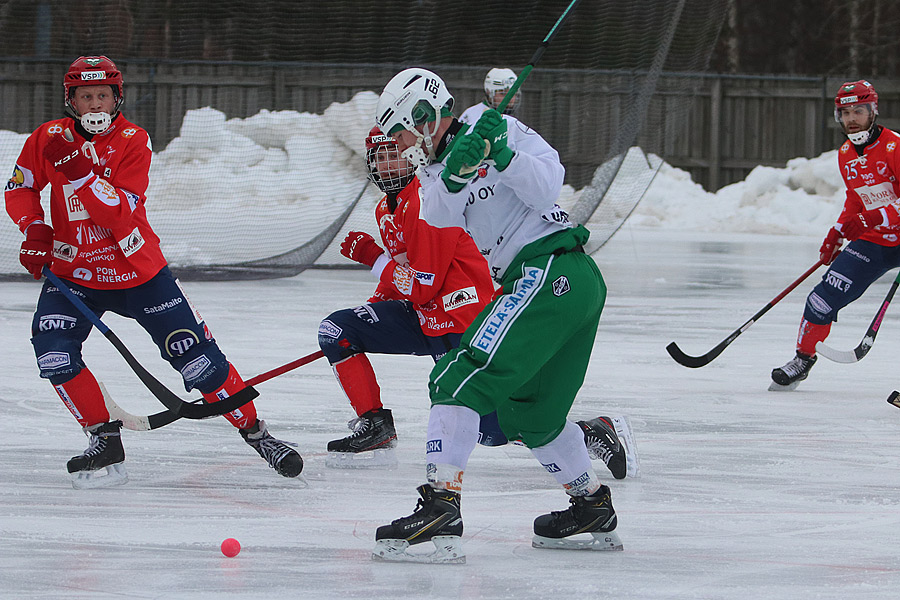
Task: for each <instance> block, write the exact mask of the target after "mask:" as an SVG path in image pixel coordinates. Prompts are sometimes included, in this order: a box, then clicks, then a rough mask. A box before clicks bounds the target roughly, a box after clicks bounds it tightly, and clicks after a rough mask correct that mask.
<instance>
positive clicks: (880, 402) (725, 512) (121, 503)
mask: <svg viewBox="0 0 900 600" xmlns="http://www.w3.org/2000/svg"><path fill="white" fill-rule="evenodd" d="M819 242H820V240H819V236H817V235H816V236H813V235H809V236H800V237H797V236H793V237H792V236H783V235H759V234H734V233H703V232H678V231H666V230H661V229H659V228H656V229H646V228H644V229H641V228H637V227H634V226H631V225H628V224H626V226H625V227H624V228H623V229H622V230H621V231H620V232H619V233H618V234H617V235H616V237H615V238H613V240H612V241H611V242H610V243H609V244H608V245H607V246H606V247H604V248H603V249H602V250H601V251H600V252H599V253H598V254H597V255H596V257H595V258H596V260H597V262H598V264H599V265H600V267H601V270H602V271H603V273H604V276H605V278H606V281H607V284H608V286H609V299H608V302H607V307H606V310H605V311H604V314H603V318H602V320H601V324H600V330H599V333H598V336H597V340H596V344H595V350H594V354H593V357H592V360H591V366H590V370H589V371H588V376H587V381H586V383H585V385H584V388H583V389H582V392H581V394H580V396H579V399H578V400H577V401H576V404H575V406H574V408H573V410H572V413H571V414H572V416H573V417H574V418H586V417H594V416H597V415H598V414H625V415H628V416H629V418H630V420H631V425H632V427H633V428H634V433H635V436H636V438H637V444H638V447H639V450H640V455H641V460H642V464H641V466H642V474H641V478H640V479H635V480H630V479H625V480H614V479H613V478H612V477H611V476H609V475H608V472H607V471H606V470H605V468H604V467H603V466H602V465H600V464H598V463H595V465H596V466H597V470H598V473H599V474H600V475H601V477H602V478H603V480H604V482H605V483H607V484H608V485H609V486H610V487H611V488H612V493H613V500H614V503H615V507H616V509H617V511H618V514H619V528H618V532H619V535H620V536H621V538H622V541H623V542H624V544H625V551H624V552H619V553H601V552H571V551H555V550H536V549H533V548H531V523H532V521H533V519H534V517H536V516H537V515H539V514H541V513H544V512H547V511H549V510H560V509H563V508H565V506H566V505H567V503H566V498H565V495H564V494H563V492H562V491H561V490H560V489H559V488H558V486H557V485H556V484H555V482H554V480H553V479H552V478H551V476H550V475H548V474H547V473H546V472H544V471H543V469H541V467H540V466H539V465H538V464H537V462H536V461H535V460H534V459H533V458H532V457H531V455H530V453H529V452H528V451H527V450H526V449H525V448H522V447H517V446H509V447H502V448H484V447H478V448H477V449H476V450H475V452H474V454H473V455H472V460H471V462H470V464H469V468H468V470H467V472H466V477H465V486H464V496H463V505H462V506H463V515H464V518H465V535H464V539H463V543H464V548H465V549H466V552H467V554H468V564H466V565H454V566H446V565H418V564H402V565H396V564H384V563H376V562H374V561H372V560H371V559H370V552H371V549H372V547H373V544H374V533H375V529H376V528H377V527H378V526H379V525H382V524H385V523H387V522H389V521H390V520H392V519H395V518H397V517H400V516H405V515H407V514H409V513H410V512H412V510H413V508H414V506H415V500H416V498H417V494H416V492H415V487H416V486H417V485H419V484H420V483H422V481H423V477H424V468H423V460H422V459H423V439H424V432H425V425H426V421H427V414H428V402H427V394H426V388H425V382H426V379H427V376H428V371H429V369H430V362H431V361H430V360H429V359H428V358H416V357H406V356H400V357H385V356H375V357H373V358H372V362H373V364H374V366H375V369H376V371H377V373H378V375H379V379H380V383H381V387H382V393H383V396H384V401H385V405H386V406H388V407H389V408H392V409H393V410H394V418H395V420H396V424H397V428H398V432H399V436H400V444H399V447H398V449H397V452H398V458H399V461H400V462H399V466H398V468H397V469H396V470H393V471H359V470H354V471H347V470H334V469H328V468H326V467H325V465H324V463H325V460H324V458H325V457H324V449H325V445H326V443H327V441H328V440H330V439H335V438H337V437H341V436H343V435H346V433H347V429H346V426H345V424H346V421H347V420H348V419H350V418H351V417H352V416H353V415H352V414H351V410H350V408H349V406H348V405H347V403H346V400H345V399H344V398H343V396H342V394H341V392H340V390H339V389H338V387H337V384H336V383H335V381H334V378H333V375H332V373H331V370H330V369H329V367H328V365H327V364H326V363H325V362H324V360H320V361H317V362H314V363H312V364H309V365H306V366H304V367H302V368H300V369H298V370H296V371H293V372H290V373H288V374H285V375H283V376H281V377H278V378H276V379H273V380H271V381H269V382H266V383H263V384H260V386H259V391H260V392H261V394H262V395H261V397H260V398H259V399H258V400H257V406H258V408H259V412H260V415H261V416H262V417H263V418H265V419H266V420H267V422H268V423H269V426H270V428H271V430H272V432H273V434H274V435H275V436H276V437H280V438H282V439H287V440H292V441H296V442H298V443H299V450H300V452H301V454H302V455H303V457H304V459H305V461H306V467H305V469H304V472H303V479H304V481H297V480H286V479H283V478H281V477H279V476H278V475H276V474H275V473H274V471H272V469H270V468H268V467H267V466H266V464H265V463H264V462H263V461H262V460H261V459H260V458H259V457H258V456H257V455H256V454H255V453H254V452H253V450H252V449H251V448H250V447H248V446H246V445H245V444H244V443H243V441H242V440H241V438H240V436H239V435H238V434H237V432H235V431H233V430H232V427H231V426H230V425H229V424H228V423H227V422H225V421H224V419H215V420H211V421H202V422H186V421H180V422H177V423H175V424H172V425H170V426H168V427H164V428H162V429H159V430H156V431H152V432H142V433H141V432H131V431H126V432H124V438H123V440H124V444H125V450H126V455H127V460H126V463H125V464H126V466H127V468H128V474H129V477H130V481H129V483H128V484H126V485H124V486H121V487H118V488H112V489H104V490H90V491H76V490H74V489H72V486H71V484H70V482H69V479H68V475H67V474H66V469H65V462H66V460H68V458H69V457H70V456H72V455H74V454H77V453H79V452H81V451H82V450H83V449H84V448H85V447H86V445H87V439H86V438H85V437H84V436H83V434H82V433H81V430H80V429H79V427H78V426H77V424H76V423H75V421H74V419H73V418H72V417H71V416H70V415H69V414H68V412H67V411H66V410H65V408H64V407H63V405H62V404H61V402H60V401H59V399H58V398H57V397H56V394H55V393H54V392H53V390H52V388H51V387H50V385H49V384H48V383H47V382H45V381H42V380H41V379H40V378H39V377H38V371H37V367H36V366H35V362H34V357H33V354H32V350H31V345H30V343H29V341H28V337H29V327H30V321H31V314H32V311H33V310H34V303H35V300H36V298H37V294H38V290H39V288H38V286H37V285H36V284H29V283H4V284H2V286H0V327H2V332H3V345H2V347H0V357H2V359H3V364H4V368H3V378H2V380H0V410H2V414H3V415H4V422H5V423H6V430H5V434H4V435H3V436H2V437H0V471H2V485H0V507H2V508H0V597H4V598H236V599H237V598H240V599H245V598H317V599H320V598H321V599H330V598H335V599H339V598H341V599H344V598H366V599H380V598H390V599H406V598H429V599H436V598H454V599H476V598H477V599H488V600H494V599H507V598H508V599H517V600H526V599H544V598H616V599H619V600H622V599H635V600H646V599H657V598H659V599H673V600H674V599H698V598H700V599H718V598H722V599H741V600H745V599H747V598H766V599H768V600H797V599H808V598H818V599H826V600H827V599H834V600H847V599H851V598H852V599H856V598H866V599H872V598H878V599H881V598H884V599H887V598H891V599H893V598H896V597H897V590H898V589H900V558H898V554H897V540H898V539H900V510H898V509H900V495H898V488H900V485H898V484H900V461H898V458H897V457H898V456H900V411H898V410H897V409H896V408H894V407H892V406H890V405H888V404H887V403H886V402H885V398H886V397H887V396H888V394H889V393H890V392H891V390H893V389H896V388H897V387H898V386H900V380H898V377H897V361H896V356H897V355H898V352H900V343H898V335H897V331H900V327H898V319H900V317H898V315H900V309H897V310H894V309H892V310H890V311H888V314H887V316H886V319H885V323H884V326H883V331H882V332H881V335H879V337H878V340H877V342H876V344H875V345H874V347H873V349H872V351H871V352H870V353H869V354H868V355H867V356H866V357H865V359H864V360H862V361H861V362H859V363H856V364H853V365H841V364H836V363H831V362H829V361H827V360H825V359H822V360H820V361H819V362H818V363H817V365H816V366H815V368H814V369H813V371H812V374H811V375H810V378H809V379H808V380H807V381H806V382H804V383H803V384H801V386H800V388H798V390H797V391H795V392H791V393H782V394H776V393H770V392H767V391H766V388H767V386H768V383H769V371H770V370H771V369H772V368H773V367H776V366H780V365H781V364H783V363H784V362H786V361H787V360H788V359H789V358H790V357H791V356H792V355H793V346H794V338H795V335H796V330H797V326H798V323H799V319H800V313H801V311H802V307H803V302H804V299H805V296H806V294H807V293H808V291H809V289H810V288H811V287H812V285H813V284H814V282H815V280H816V279H817V277H818V276H819V275H818V274H817V275H814V276H812V277H811V278H810V279H809V281H808V282H805V283H804V284H802V285H801V286H800V287H799V288H798V289H797V290H796V291H795V292H794V293H793V294H791V295H789V296H788V297H787V298H785V299H784V300H782V301H781V302H780V303H779V304H778V305H777V306H775V307H774V308H773V309H772V310H771V311H769V312H768V313H767V314H766V315H765V316H764V317H763V318H762V319H760V321H759V322H758V323H756V324H755V325H754V326H753V327H752V328H750V329H748V330H747V331H746V332H744V334H743V335H741V337H739V338H738V339H737V341H735V342H734V343H733V344H732V345H731V346H730V347H729V348H728V349H727V350H725V352H724V353H723V354H722V355H721V356H719V357H718V358H717V359H716V360H715V361H713V362H712V363H711V364H709V365H708V366H706V367H703V368H701V369H686V368H684V367H682V366H680V365H678V364H676V363H675V362H674V361H673V360H672V359H671V358H669V356H668V355H667V354H666V351H665V346H666V344H668V343H669V342H671V341H673V340H674V341H677V342H678V344H679V346H680V347H681V348H682V349H683V350H684V351H685V352H688V353H690V354H702V353H704V352H706V351H707V350H708V349H710V348H712V347H713V346H714V345H716V344H717V343H718V342H719V341H720V340H722V339H723V338H725V337H726V336H727V335H728V334H729V333H731V332H732V331H733V330H734V329H735V328H737V327H738V326H739V325H740V324H741V323H743V322H744V321H745V320H747V319H748V318H749V317H750V316H752V315H753V314H754V313H755V312H756V311H758V310H759V309H760V308H762V307H763V306H764V305H765V304H766V303H767V302H768V301H770V300H771V299H772V298H774V297H775V296H776V295H777V294H778V293H779V292H780V291H781V290H782V289H784V287H786V286H787V285H788V284H789V283H790V282H792V281H793V280H794V279H795V278H796V277H797V276H798V275H799V274H800V273H802V272H803V271H804V270H806V268H807V267H808V266H809V265H812V264H813V263H815V261H816V260H817V258H818V255H817V250H818V246H819ZM892 277H893V274H889V275H888V276H886V277H885V278H884V279H882V280H881V281H879V282H877V283H876V284H874V285H873V286H872V288H871V289H870V290H869V292H868V293H867V294H866V295H865V296H863V298H861V299H860V300H859V301H857V302H856V303H854V304H853V305H851V306H850V307H848V308H847V309H845V310H844V311H843V312H842V314H841V320H840V322H839V323H838V324H837V325H836V326H835V328H834V330H833V333H832V335H831V337H830V338H829V344H830V345H832V346H834V347H836V348H840V349H849V348H852V347H853V346H855V345H856V344H857V343H858V342H859V340H860V338H861V336H862V334H863V333H864V332H865V329H866V327H867V325H868V323H869V321H870V320H871V318H872V316H873V315H874V314H875V312H876V311H877V310H878V307H879V306H880V303H881V300H882V299H883V297H884V294H885V293H886V292H887V289H888V287H889V283H890V279H891V278H892ZM185 285H186V288H187V291H188V294H189V295H190V296H191V299H192V300H193V301H194V303H195V304H196V305H197V307H198V308H199V309H200V311H201V313H202V314H203V315H204V316H205V318H206V320H207V322H208V323H209V325H210V327H211V329H212V331H213V332H214V334H215V335H216V337H217V339H218V340H219V341H220V343H221V344H222V347H223V348H224V349H225V351H226V353H227V354H228V356H229V358H230V359H231V360H233V361H234V363H235V364H236V365H237V366H238V368H239V369H240V371H241V372H242V373H243V375H244V376H245V377H250V376H252V375H255V374H257V373H260V372H264V371H267V370H269V369H272V368H274V367H276V366H279V365H281V364H284V363H287V362H289V361H291V360H293V359H295V358H297V357H299V356H303V355H305V354H308V353H309V352H312V351H313V350H315V349H316V328H317V325H318V322H319V320H321V319H322V318H323V317H325V316H326V315H327V314H328V313H330V312H331V311H332V310H335V309H337V308H343V307H346V306H352V305H355V304H357V303H359V302H361V301H363V300H364V299H365V298H367V297H368V296H369V294H370V292H371V290H372V289H373V288H374V281H373V280H372V279H371V276H370V275H369V274H368V273H367V272H363V271H322V270H310V271H306V272H304V273H302V274H301V275H299V276H297V277H294V278H290V279H281V280H271V281H258V282H243V281H240V282H217V283H203V282H188V283H186V284H185ZM104 320H105V321H106V323H107V325H109V326H110V327H111V328H112V329H113V330H114V331H115V332H116V333H117V334H118V335H119V337H121V338H122V339H123V341H124V342H125V343H126V344H127V345H128V347H129V348H130V349H131V350H132V352H134V354H135V355H136V356H138V358H139V359H140V360H141V361H142V362H143V363H144V364H145V366H148V367H149V368H150V369H151V370H152V371H153V372H154V373H155V374H156V375H157V377H159V378H160V379H161V380H163V381H164V382H165V383H166V384H167V385H168V386H169V387H170V389H173V390H179V384H180V382H179V378H178V377H177V375H176V373H175V372H174V371H172V370H171V369H169V368H168V367H167V366H166V365H165V364H164V363H163V362H162V361H161V360H160V358H159V354H158V352H157V351H156V349H155V348H154V347H153V346H152V344H151V343H150V341H149V339H148V338H147V336H146V334H145V333H144V332H143V331H141V330H140V329H139V328H138V327H137V326H136V325H135V324H134V323H132V322H130V321H126V320H123V319H121V318H118V317H116V316H114V315H107V316H105V317H104ZM85 357H86V360H87V362H88V364H89V365H90V366H91V367H92V369H93V371H94V373H95V374H96V375H97V377H98V378H99V379H101V380H102V381H103V382H104V383H105V384H106V385H107V387H108V389H109V391H110V393H111V394H112V395H113V396H114V397H115V398H116V400H117V402H118V403H119V404H120V405H122V406H123V407H124V408H126V409H127V410H129V411H131V412H135V413H144V414H146V413H148V412H156V411H158V410H161V406H159V405H158V403H157V402H156V401H155V400H154V399H153V398H152V397H151V396H150V395H149V393H148V392H147V391H145V390H144V389H143V388H142V386H141V384H140V383H139V382H138V381H137V379H136V378H135V377H134V375H132V374H131V372H130V371H129V370H128V368H127V366H126V365H125V363H124V361H123V360H122V359H121V358H120V357H119V356H118V354H116V352H115V350H114V349H113V348H112V346H111V345H110V344H109V343H107V341H106V340H104V339H103V338H102V336H100V335H99V334H94V335H92V336H91V338H90V339H89V340H88V342H87V343H86V344H85ZM182 396H183V397H185V398H186V397H188V395H187V394H182ZM228 537H234V538H236V539H238V540H239V541H240V543H241V545H242V550H241V553H240V554H239V555H238V556H237V557H236V558H225V557H224V556H223V555H222V554H221V552H220V550H219V545H220V544H221V542H222V540H224V539H225V538H228Z"/></svg>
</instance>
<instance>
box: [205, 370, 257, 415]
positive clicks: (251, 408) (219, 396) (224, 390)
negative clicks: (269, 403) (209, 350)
mask: <svg viewBox="0 0 900 600" xmlns="http://www.w3.org/2000/svg"><path fill="white" fill-rule="evenodd" d="M245 387H247V384H245V383H244V380H243V379H241V376H240V375H239V374H238V372H237V369H235V368H234V365H232V364H230V363H229V365H228V377H226V378H225V383H223V384H222V385H221V386H219V389H217V390H215V391H214V392H209V393H204V394H203V399H204V400H205V401H206V402H208V403H213V402H218V401H219V400H224V399H225V398H228V397H229V396H231V395H232V394H235V393H237V392H239V391H241V390H242V389H244V388H245ZM222 416H223V417H225V418H226V419H228V421H229V422H230V423H231V424H232V425H234V426H235V427H237V428H238V429H247V428H248V427H253V425H255V424H256V406H255V405H254V404H253V403H252V402H250V403H248V404H245V405H244V406H242V407H240V408H236V409H235V410H233V411H231V412H230V413H226V414H224V415H222Z"/></svg>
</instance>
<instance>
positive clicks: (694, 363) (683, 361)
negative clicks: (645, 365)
mask: <svg viewBox="0 0 900 600" xmlns="http://www.w3.org/2000/svg"><path fill="white" fill-rule="evenodd" d="M723 349H724V348H722V349H720V348H719V347H718V346H716V347H715V348H713V349H712V350H710V351H709V352H707V353H706V354H704V355H702V356H689V355H687V354H685V353H684V352H682V351H681V348H679V347H678V344H676V343H675V342H672V343H671V344H669V345H668V346H666V351H667V352H668V353H669V356H671V357H672V358H674V359H675V362H677V363H678V364H680V365H683V366H685V367H689V368H691V369H696V368H698V367H703V366H705V365H708V364H709V363H711V362H712V360H713V359H714V358H715V357H717V356H718V355H719V354H721V352H722V350H723Z"/></svg>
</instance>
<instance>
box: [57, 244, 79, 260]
mask: <svg viewBox="0 0 900 600" xmlns="http://www.w3.org/2000/svg"><path fill="white" fill-rule="evenodd" d="M77 254H78V246H73V245H72V244H67V243H65V242H60V241H59V240H53V258H59V259H62V260H64V261H66V262H72V261H73V260H75V256H76V255H77Z"/></svg>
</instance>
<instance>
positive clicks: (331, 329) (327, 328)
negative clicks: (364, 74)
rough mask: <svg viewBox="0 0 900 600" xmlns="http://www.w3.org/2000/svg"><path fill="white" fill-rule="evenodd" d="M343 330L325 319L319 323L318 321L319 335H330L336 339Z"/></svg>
mask: <svg viewBox="0 0 900 600" xmlns="http://www.w3.org/2000/svg"><path fill="white" fill-rule="evenodd" d="M343 332H344V330H343V329H341V328H340V327H338V326H337V325H335V324H334V323H332V322H331V321H329V320H328V319H325V320H324V321H322V322H321V323H319V335H324V336H325V337H330V338H334V339H338V338H339V337H341V334H342V333H343Z"/></svg>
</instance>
